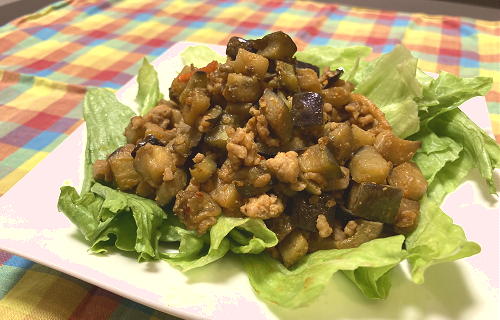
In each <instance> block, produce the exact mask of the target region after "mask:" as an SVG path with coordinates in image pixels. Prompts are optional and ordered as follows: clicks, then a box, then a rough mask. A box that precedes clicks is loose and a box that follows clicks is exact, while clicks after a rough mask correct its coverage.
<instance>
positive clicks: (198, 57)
mask: <svg viewBox="0 0 500 320" xmlns="http://www.w3.org/2000/svg"><path fill="white" fill-rule="evenodd" d="M181 58H182V63H184V65H190V64H192V65H194V66H195V67H197V68H201V67H204V66H206V65H207V64H209V63H210V62H212V61H214V60H215V61H218V62H220V63H224V62H226V57H225V56H221V55H220V54H218V53H217V52H215V51H214V50H212V49H210V48H209V47H206V46H191V47H188V48H187V49H185V50H184V51H183V52H181Z"/></svg>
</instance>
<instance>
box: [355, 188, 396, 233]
mask: <svg viewBox="0 0 500 320" xmlns="http://www.w3.org/2000/svg"><path fill="white" fill-rule="evenodd" d="M402 198H403V192H402V191H401V189H399V188H394V187H391V186H388V185H382V184H376V183H372V182H363V183H360V184H355V185H353V187H352V188H351V191H350V193H349V198H348V203H347V209H349V210H350V211H351V212H352V213H353V214H354V215H356V216H358V217H362V218H365V219H368V220H372V221H379V222H383V223H389V224H394V222H395V220H396V216H397V214H398V211H399V205H400V203H401V199H402Z"/></svg>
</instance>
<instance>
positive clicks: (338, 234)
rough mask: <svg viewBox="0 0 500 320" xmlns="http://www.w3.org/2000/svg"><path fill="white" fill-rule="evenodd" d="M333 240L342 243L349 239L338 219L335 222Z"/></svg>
mask: <svg viewBox="0 0 500 320" xmlns="http://www.w3.org/2000/svg"><path fill="white" fill-rule="evenodd" d="M333 238H334V240H335V241H342V240H345V239H346V238H347V237H346V234H345V233H344V229H343V228H342V225H341V223H340V222H339V221H338V220H336V219H335V220H334V222H333Z"/></svg>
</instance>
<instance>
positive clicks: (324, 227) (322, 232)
mask: <svg viewBox="0 0 500 320" xmlns="http://www.w3.org/2000/svg"><path fill="white" fill-rule="evenodd" d="M316 229H318V233H319V236H320V237H321V238H327V237H329V236H330V235H331V234H332V232H333V229H332V228H331V227H330V225H329V224H328V221H327V220H326V217H325V216H324V215H322V214H320V215H318V218H317V219H316Z"/></svg>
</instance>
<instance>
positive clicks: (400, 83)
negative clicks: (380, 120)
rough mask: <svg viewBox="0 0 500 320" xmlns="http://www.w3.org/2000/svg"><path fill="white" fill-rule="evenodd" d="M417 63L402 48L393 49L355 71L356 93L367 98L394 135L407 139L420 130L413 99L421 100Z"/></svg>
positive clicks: (421, 93)
mask: <svg viewBox="0 0 500 320" xmlns="http://www.w3.org/2000/svg"><path fill="white" fill-rule="evenodd" d="M416 72H417V59H416V58H415V57H413V56H412V55H411V53H410V51H408V49H406V48H405V47H404V46H401V45H399V46H396V48H394V50H393V51H391V52H390V53H387V54H384V55H382V56H380V57H379V58H377V59H375V60H374V61H372V62H370V63H369V64H367V65H366V67H364V68H362V69H360V70H358V72H357V73H356V77H355V83H356V84H357V86H356V90H355V92H357V93H360V94H362V95H364V96H366V97H368V98H369V99H370V100H371V101H372V102H373V103H375V104H376V105H377V106H378V107H379V108H380V110H382V111H383V112H384V114H385V117H386V119H387V121H388V122H389V123H390V124H391V126H392V128H393V132H394V133H395V134H396V135H397V136H399V137H400V138H406V137H408V136H410V135H412V134H414V133H416V132H418V130H419V128H420V121H419V118H418V105H417V104H416V102H415V101H414V99H415V98H419V97H422V96H423V88H422V85H421V84H420V83H419V82H418V80H417V78H416Z"/></svg>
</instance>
